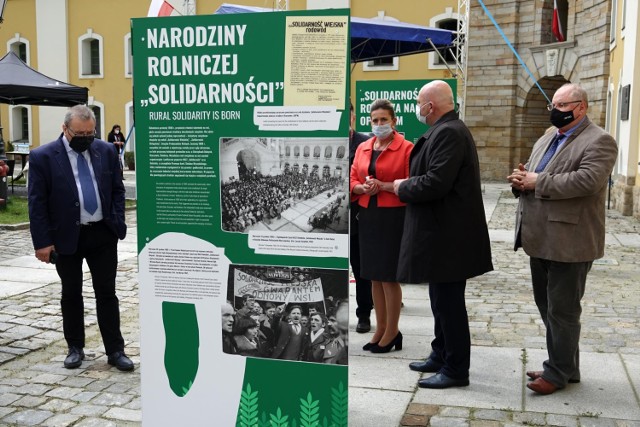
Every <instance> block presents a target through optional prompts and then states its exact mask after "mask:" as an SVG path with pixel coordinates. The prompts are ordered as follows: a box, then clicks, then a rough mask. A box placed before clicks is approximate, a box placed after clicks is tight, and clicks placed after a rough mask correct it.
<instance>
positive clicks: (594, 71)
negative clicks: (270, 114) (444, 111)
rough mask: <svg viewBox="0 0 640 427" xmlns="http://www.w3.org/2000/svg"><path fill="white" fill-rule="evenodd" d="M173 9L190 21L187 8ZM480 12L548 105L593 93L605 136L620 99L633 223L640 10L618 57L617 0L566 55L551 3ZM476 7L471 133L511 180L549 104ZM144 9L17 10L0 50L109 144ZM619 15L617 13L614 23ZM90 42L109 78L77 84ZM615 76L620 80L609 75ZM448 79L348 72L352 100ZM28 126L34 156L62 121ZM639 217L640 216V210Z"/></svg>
mask: <svg viewBox="0 0 640 427" xmlns="http://www.w3.org/2000/svg"><path fill="white" fill-rule="evenodd" d="M169 1H170V3H172V4H173V5H174V7H175V8H176V9H177V10H178V11H181V12H184V10H183V6H184V1H183V0H169ZM318 1H319V0H307V1H303V0H289V2H288V4H289V8H290V9H292V10H296V9H305V8H306V7H314V8H315V7H318ZM616 1H619V3H623V2H622V1H621V0H616ZM222 3H223V1H221V0H192V1H191V4H192V6H193V10H194V12H195V13H196V14H209V13H213V12H214V11H215V10H216V9H217V7H218V6H219V5H220V4H222ZM236 3H239V4H244V5H250V6H261V7H265V6H267V7H269V6H273V3H274V2H269V4H265V2H264V0H238V1H236ZM334 3H335V5H336V6H340V7H342V5H343V4H345V5H348V4H349V3H350V6H351V14H352V15H353V16H359V17H366V18H372V17H376V16H378V17H392V18H395V19H398V20H401V21H404V22H410V23H414V24H419V25H433V20H434V19H436V17H442V16H447V15H451V14H452V13H456V12H457V0H439V1H437V2H434V1H418V0H395V1H393V2H389V1H388V0H351V1H350V2H349V1H348V0H344V1H342V2H341V1H338V0H335V1H334ZM484 3H485V4H486V6H487V7H488V8H489V10H490V11H491V12H492V14H493V15H494V17H495V18H496V20H497V21H498V22H499V24H500V26H501V28H502V29H503V31H504V32H505V33H506V34H507V36H508V37H509V39H510V40H511V41H512V42H513V43H514V46H515V48H516V49H517V51H518V52H519V54H520V56H521V57H522V58H523V60H524V61H525V62H526V63H527V65H528V66H529V68H530V69H531V70H532V72H533V74H534V78H535V79H536V80H537V81H538V82H539V84H540V85H541V86H542V87H543V90H544V91H545V92H546V93H547V94H548V96H549V97H551V96H552V95H553V92H554V91H555V90H556V89H557V88H558V87H559V86H560V85H561V84H563V83H564V82H567V81H570V82H576V83H580V84H581V85H583V86H584V87H585V88H586V89H587V91H588V93H589V97H590V111H589V116H590V118H591V119H592V120H593V121H594V122H595V123H597V124H598V125H600V126H603V127H604V126H605V122H606V121H607V116H606V105H607V96H608V94H609V93H610V91H611V88H613V90H612V91H611V93H612V95H611V96H612V100H611V104H612V111H611V117H609V118H608V119H609V122H610V126H609V128H610V131H611V132H612V134H614V135H616V134H620V135H619V136H618V140H619V142H620V143H621V153H622V154H621V158H620V159H619V160H618V165H617V166H616V168H617V169H616V191H615V192H614V193H615V194H616V201H615V203H616V206H618V207H619V209H620V210H621V211H623V212H625V213H629V212H630V208H629V206H634V204H635V205H638V204H639V203H636V202H634V200H638V197H635V198H634V197H633V194H634V192H638V191H640V190H637V189H636V182H637V181H638V180H637V179H636V176H637V173H638V170H637V163H638V151H639V149H638V139H639V138H638V130H637V126H638V123H637V121H622V122H620V123H619V122H618V121H617V120H616V119H615V115H616V114H618V112H617V105H618V90H619V87H620V86H621V85H623V84H624V85H626V84H631V83H632V81H633V77H634V76H635V74H637V71H635V70H638V69H640V67H638V66H636V60H635V56H636V55H624V54H623V53H624V50H625V49H627V50H628V49H631V50H632V51H633V52H635V49H636V39H637V22H638V17H639V16H638V5H637V2H630V1H627V2H626V3H627V8H628V9H629V11H631V12H630V13H628V16H627V19H626V28H625V30H624V36H623V33H622V32H621V33H620V35H619V36H618V37H616V39H617V42H616V45H615V46H610V44H609V22H610V10H611V0H591V1H589V2H574V1H569V2H568V4H569V14H568V22H567V24H568V25H567V29H566V33H567V38H568V40H567V41H566V42H564V43H550V42H549V41H550V40H552V38H551V36H550V34H549V31H550V23H549V16H550V14H551V11H552V8H553V0H526V1H525V0H485V2H484ZM332 4H333V3H332ZM469 4H470V5H471V11H470V20H469V26H470V27H469V35H468V36H469V37H468V40H469V43H468V46H469V49H468V68H467V91H466V100H465V107H466V108H465V121H466V122H467V124H468V125H469V127H470V128H471V131H472V133H473V135H474V137H475V139H476V143H477V145H478V152H479V156H480V162H481V173H482V177H483V179H491V180H503V179H504V177H505V176H506V175H507V174H508V172H509V171H510V170H511V169H512V168H513V167H514V166H516V165H517V164H518V163H520V162H525V161H526V160H527V158H528V156H529V154H530V151H531V147H532V146H533V144H534V143H535V141H536V140H537V138H538V137H539V136H540V135H541V134H542V133H543V132H544V131H545V130H546V129H547V128H548V127H549V123H548V112H547V111H546V109H545V104H546V102H547V100H546V99H545V97H544V96H543V95H542V93H541V92H540V90H539V89H538V88H537V87H536V86H535V84H534V80H533V79H532V78H531V77H530V76H529V75H528V74H527V73H526V72H525V71H524V70H523V68H522V67H521V65H520V64H519V63H518V61H517V60H516V58H515V57H514V55H513V53H512V52H511V51H510V50H509V49H508V47H507V46H506V45H505V43H504V41H503V40H502V38H501V37H500V35H499V33H498V32H497V30H496V29H495V27H494V26H493V25H492V23H491V22H490V21H489V19H488V18H487V16H486V15H485V13H484V11H483V10H482V8H481V7H480V5H479V3H477V2H470V3H469ZM148 6H149V1H146V0H145V1H133V2H132V1H130V0H109V1H108V2H107V1H102V0H9V1H8V3H7V7H6V10H5V15H4V18H5V21H4V23H3V24H2V25H1V26H0V41H4V43H5V44H6V42H7V41H8V40H10V39H12V38H14V37H15V34H16V33H18V34H19V35H20V36H21V37H24V38H25V39H28V40H29V42H30V43H29V56H30V65H31V66H32V67H34V68H36V69H38V70H40V71H42V72H44V73H45V74H50V75H52V76H54V77H57V78H59V79H61V80H66V81H68V82H69V83H72V84H75V85H79V86H86V87H88V88H89V95H90V104H93V105H97V106H100V107H102V116H103V120H102V129H101V136H102V137H103V138H104V137H106V134H107V132H108V131H109V130H110V129H111V126H112V125H113V124H115V123H118V124H120V125H121V126H122V127H123V129H126V130H128V127H129V126H130V125H131V124H132V122H133V119H132V115H131V112H130V111H131V106H132V104H131V103H132V99H131V94H132V83H133V82H132V78H131V77H130V76H127V75H125V61H126V56H125V40H126V36H127V34H129V33H130V18H131V17H143V16H146V13H147V9H148ZM52 9H55V10H52ZM621 13H622V11H621V7H619V8H618V14H621ZM51 16H53V17H54V18H55V19H51ZM43 18H48V19H43ZM65 21H66V22H68V23H69V25H66V31H61V28H64V27H65ZM618 22H619V23H620V22H621V19H618ZM86 34H93V35H98V36H100V38H101V40H102V42H103V74H102V75H101V76H100V77H97V78H96V77H92V78H86V77H83V76H81V75H80V72H79V54H78V38H79V37H81V36H83V35H86ZM41 39H42V40H41ZM65 39H66V42H65ZM630 40H633V43H631V45H632V46H631V47H629V46H627V45H629V44H630ZM610 58H611V62H610ZM621 63H622V64H623V65H620V64H621ZM610 67H611V68H612V69H615V70H618V71H615V72H612V73H610ZM634 73H635V74H634ZM65 76H66V77H65ZM451 77H452V73H451V72H450V71H449V70H448V69H446V68H430V66H429V59H428V55H427V54H419V55H412V56H405V57H400V58H398V68H397V70H395V71H364V66H363V64H356V65H355V66H353V67H352V74H351V81H350V89H351V91H352V92H354V91H355V83H356V81H358V80H403V79H437V78H451ZM636 86H637V85H636V84H631V88H632V97H631V98H632V108H633V110H632V114H635V115H634V116H633V117H637V115H638V107H637V106H636V104H637V102H639V101H640V97H638V96H633V94H634V93H637V90H636ZM8 111H9V107H8V106H7V105H0V117H1V119H2V123H3V124H5V138H6V139H10V138H7V136H8V135H10V129H7V127H11V126H12V124H11V123H10V121H9V116H8ZM30 114H31V116H30V118H31V121H32V123H33V125H32V132H31V135H30V137H31V138H30V139H31V143H32V147H33V146H38V145H40V144H43V143H46V142H48V141H49V140H51V139H52V138H55V137H57V135H58V134H59V132H60V123H61V122H62V117H63V114H64V109H62V108H55V107H48V108H42V107H36V106H34V107H30ZM41 116H42V117H41ZM627 141H628V142H627ZM625 144H626V145H625ZM632 209H635V212H638V210H639V208H638V207H634V208H632Z"/></svg>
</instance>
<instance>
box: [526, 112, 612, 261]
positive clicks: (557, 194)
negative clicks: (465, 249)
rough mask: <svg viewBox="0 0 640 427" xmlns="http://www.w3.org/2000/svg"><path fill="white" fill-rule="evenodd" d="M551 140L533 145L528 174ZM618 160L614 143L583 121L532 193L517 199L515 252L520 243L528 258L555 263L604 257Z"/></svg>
mask: <svg viewBox="0 0 640 427" xmlns="http://www.w3.org/2000/svg"><path fill="white" fill-rule="evenodd" d="M554 134H555V133H554V132H549V133H547V134H545V135H543V136H542V137H541V138H540V139H539V140H538V141H537V142H536V144H535V145H534V146H533V151H532V152H531V157H530V158H529V161H528V162H527V164H526V165H525V166H526V168H527V170H535V168H536V166H537V165H538V163H540V160H542V156H543V155H544V153H545V151H547V147H548V146H549V144H550V142H551V139H552V138H553V136H554ZM617 156H618V146H617V144H616V141H615V140H614V139H613V137H612V136H611V135H609V134H608V133H607V132H605V131H604V130H603V129H601V128H600V127H598V126H596V125H595V124H593V123H592V122H591V121H590V120H589V118H585V120H584V121H583V122H582V123H581V124H580V126H579V127H578V128H577V129H576V130H575V132H573V133H572V134H571V135H570V136H569V137H568V138H567V140H566V141H565V142H564V144H562V146H561V147H560V148H559V150H558V152H557V153H556V154H555V156H554V157H553V158H552V159H551V161H550V162H549V164H548V165H547V167H546V168H545V170H544V171H543V172H540V173H539V174H538V178H537V180H536V187H535V191H525V192H524V193H522V194H520V202H519V205H518V212H517V218H516V246H515V249H517V248H518V247H519V246H520V243H521V244H522V247H523V248H524V251H525V252H526V253H527V254H528V255H529V256H532V257H534V258H542V259H547V260H551V261H558V262H588V261H593V260H595V259H597V258H600V257H602V256H603V255H604V238H605V228H604V221H605V199H606V195H607V183H608V181H609V174H610V173H611V170H612V169H613V165H614V164H615V162H616V158H617ZM516 194H518V192H516ZM518 237H520V239H518Z"/></svg>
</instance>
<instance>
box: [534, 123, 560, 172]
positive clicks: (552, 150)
mask: <svg viewBox="0 0 640 427" xmlns="http://www.w3.org/2000/svg"><path fill="white" fill-rule="evenodd" d="M563 137H564V135H563V134H561V133H558V134H556V136H555V138H554V139H553V142H552V143H551V145H550V146H549V149H548V150H547V152H546V153H544V156H542V160H540V164H539V165H538V166H537V167H536V170H535V172H536V173H538V172H542V171H543V170H544V168H546V167H547V164H549V160H551V158H552V157H553V155H554V154H555V152H556V150H557V149H558V146H559V145H560V141H561V140H562V138H563Z"/></svg>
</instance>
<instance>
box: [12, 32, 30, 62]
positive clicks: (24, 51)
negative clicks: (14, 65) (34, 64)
mask: <svg viewBox="0 0 640 427" xmlns="http://www.w3.org/2000/svg"><path fill="white" fill-rule="evenodd" d="M7 52H13V53H15V54H16V55H17V56H18V58H20V59H22V61H23V62H24V63H26V64H27V65H29V62H30V60H31V58H30V55H29V40H27V39H25V38H24V37H21V36H20V33H16V35H15V37H13V38H12V39H10V40H9V41H8V42H7Z"/></svg>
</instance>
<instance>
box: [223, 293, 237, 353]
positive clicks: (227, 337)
mask: <svg viewBox="0 0 640 427" xmlns="http://www.w3.org/2000/svg"><path fill="white" fill-rule="evenodd" d="M221 314H222V321H221V324H222V351H223V352H225V353H229V354H236V353H238V346H237V344H236V341H235V339H234V338H233V324H234V317H233V316H234V314H235V310H234V309H233V306H232V305H231V303H229V302H225V303H224V304H222V307H221Z"/></svg>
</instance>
